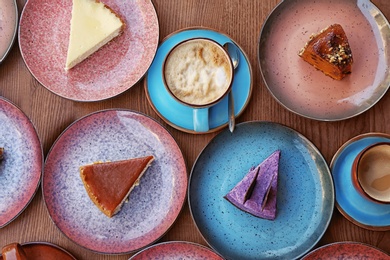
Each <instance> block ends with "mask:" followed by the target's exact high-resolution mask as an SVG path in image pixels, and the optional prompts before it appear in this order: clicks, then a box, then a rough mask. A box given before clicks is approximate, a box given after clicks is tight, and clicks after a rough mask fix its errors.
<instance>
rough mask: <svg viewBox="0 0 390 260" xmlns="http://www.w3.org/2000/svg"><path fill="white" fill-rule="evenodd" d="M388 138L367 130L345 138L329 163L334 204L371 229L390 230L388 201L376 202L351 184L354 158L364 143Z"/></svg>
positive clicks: (364, 145)
mask: <svg viewBox="0 0 390 260" xmlns="http://www.w3.org/2000/svg"><path fill="white" fill-rule="evenodd" d="M378 142H390V136H389V135H387V134H381V133H368V134H363V135H359V136H356V137H354V138H352V139H351V140H349V141H347V142H346V143H345V144H344V145H343V146H342V147H341V148H340V149H339V150H338V151H337V152H336V154H335V155H334V156H333V159H332V162H331V164H330V167H331V172H332V175H333V181H334V186H335V192H336V206H337V208H338V209H339V211H340V212H341V214H343V215H344V216H345V217H346V218H347V219H348V220H350V221H351V222H352V223H354V224H356V225H358V226H360V227H363V228H366V229H370V230H377V231H384V230H390V204H387V205H386V204H379V203H375V202H372V201H369V200H367V199H366V198H364V197H363V196H362V195H361V194H360V193H359V192H358V191H357V190H355V188H354V186H353V184H352V174H351V168H352V164H353V160H354V159H355V157H356V156H357V155H358V153H359V152H361V151H362V150H363V149H364V148H366V147H367V146H369V145H371V144H374V143H378Z"/></svg>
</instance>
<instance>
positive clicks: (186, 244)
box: [129, 240, 223, 260]
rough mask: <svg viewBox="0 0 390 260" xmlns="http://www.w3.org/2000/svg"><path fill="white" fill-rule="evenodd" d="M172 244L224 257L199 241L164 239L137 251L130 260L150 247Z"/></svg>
mask: <svg viewBox="0 0 390 260" xmlns="http://www.w3.org/2000/svg"><path fill="white" fill-rule="evenodd" d="M172 244H177V245H185V246H189V247H191V248H193V249H203V250H207V251H208V252H209V253H211V254H214V255H215V257H219V258H220V259H221V260H222V259H223V258H222V256H221V255H220V254H218V252H216V251H215V250H213V249H212V248H209V247H207V246H204V245H201V244H199V243H196V242H191V241H180V240H171V241H164V242H160V243H156V244H153V245H150V246H148V247H146V248H144V249H142V250H141V251H139V252H137V253H136V254H134V255H133V256H131V257H130V258H129V260H136V259H137V257H139V256H142V254H144V253H145V252H146V251H148V250H149V249H154V248H157V247H160V246H166V245H172Z"/></svg>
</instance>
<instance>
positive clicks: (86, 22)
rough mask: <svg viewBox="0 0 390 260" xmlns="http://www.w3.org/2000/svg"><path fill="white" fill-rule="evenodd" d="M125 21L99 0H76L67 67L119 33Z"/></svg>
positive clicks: (67, 68)
mask: <svg viewBox="0 0 390 260" xmlns="http://www.w3.org/2000/svg"><path fill="white" fill-rule="evenodd" d="M124 27H125V23H124V22H123V20H122V19H121V18H120V17H119V16H118V15H117V14H116V13H115V12H114V11H113V10H112V9H111V8H110V7H108V6H106V5H105V4H104V3H102V2H100V1H99V0H73V6H72V18H71V21H70V36H69V45H68V53H67V57H66V65H65V70H69V69H71V68H73V67H74V66H76V65H77V64H79V63H80V62H82V61H83V60H85V59H86V58H87V57H89V56H90V55H91V54H93V53H94V52H96V51H97V50H98V49H100V48H101V47H102V46H104V45H105V44H107V43H108V42H110V41H111V40H112V39H114V38H115V37H117V36H119V35H120V34H121V33H122V31H123V29H124Z"/></svg>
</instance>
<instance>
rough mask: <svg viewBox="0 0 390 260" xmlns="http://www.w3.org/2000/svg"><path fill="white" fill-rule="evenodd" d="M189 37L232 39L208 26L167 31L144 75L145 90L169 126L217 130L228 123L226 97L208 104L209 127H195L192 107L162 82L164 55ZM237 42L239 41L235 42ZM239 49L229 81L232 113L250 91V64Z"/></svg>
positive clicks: (239, 110) (241, 107) (239, 108)
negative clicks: (231, 78)
mask: <svg viewBox="0 0 390 260" xmlns="http://www.w3.org/2000/svg"><path fill="white" fill-rule="evenodd" d="M192 38H206V39H211V40H214V41H215V42H217V43H219V44H220V45H223V44H224V43H226V42H233V40H232V39H230V38H229V37H228V36H227V35H225V34H222V33H220V32H217V31H215V30H212V29H208V28H197V27H193V28H188V29H184V30H180V31H177V32H174V33H172V34H170V35H168V36H167V37H166V38H165V39H164V40H163V41H162V43H161V44H160V46H159V47H158V50H157V53H156V56H155V59H154V61H153V63H152V65H151V66H150V69H149V71H148V72H147V74H146V76H145V81H144V82H145V92H146V96H147V98H148V101H149V103H150V105H151V106H152V108H153V109H154V111H155V112H156V113H157V114H158V115H159V116H160V117H161V118H162V119H163V120H164V121H165V122H166V123H167V124H169V125H171V126H172V127H174V128H176V129H178V130H181V131H184V132H188V133H194V134H199V133H210V132H215V131H217V130H220V129H221V128H223V127H225V126H226V125H227V124H228V97H227V96H226V97H224V98H223V99H222V100H221V101H220V102H218V103H217V104H215V105H213V106H212V107H210V108H209V130H207V131H195V129H194V123H193V110H194V109H193V108H191V107H189V106H186V105H184V104H182V103H180V102H178V101H177V100H176V99H174V98H173V96H172V95H171V94H170V93H169V91H168V90H167V89H166V87H165V86H164V81H163V76H162V70H163V63H164V60H165V57H166V56H167V55H168V53H169V52H170V51H171V49H172V48H173V47H174V46H175V45H177V44H178V43H180V42H182V41H185V40H189V39H192ZM237 46H238V45H237ZM238 49H239V55H240V56H239V59H240V63H239V65H238V67H237V68H236V69H235V70H234V79H233V85H232V91H233V97H234V113H235V115H236V117H238V116H240V115H241V113H242V112H243V111H244V109H245V108H246V106H247V105H248V103H249V99H250V97H251V95H252V87H253V86H252V85H253V78H252V68H251V65H250V62H249V59H248V57H247V55H246V54H245V52H244V51H243V50H242V48H240V47H239V48H238Z"/></svg>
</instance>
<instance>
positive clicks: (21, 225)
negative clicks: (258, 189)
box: [0, 0, 390, 259]
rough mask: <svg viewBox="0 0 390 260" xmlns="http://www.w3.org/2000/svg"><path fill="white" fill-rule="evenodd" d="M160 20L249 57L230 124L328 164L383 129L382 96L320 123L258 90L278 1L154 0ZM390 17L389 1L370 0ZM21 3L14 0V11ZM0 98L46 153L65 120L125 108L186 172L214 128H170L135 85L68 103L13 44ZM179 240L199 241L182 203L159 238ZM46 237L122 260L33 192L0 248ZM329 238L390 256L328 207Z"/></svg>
mask: <svg viewBox="0 0 390 260" xmlns="http://www.w3.org/2000/svg"><path fill="white" fill-rule="evenodd" d="M153 2H154V4H155V8H156V10H157V13H158V17H159V23H160V40H161V39H163V38H164V37H165V36H167V35H168V34H170V33H172V32H173V31H175V30H178V29H182V28H185V27H190V26H206V27H210V28H213V29H216V30H219V31H221V32H224V33H226V34H227V35H229V36H231V37H232V39H234V40H235V41H236V42H237V43H238V44H239V45H241V47H242V48H243V49H244V50H245V52H246V53H247V55H248V56H249V59H250V62H251V64H252V68H253V80H254V82H253V83H254V84H253V86H254V88H253V93H252V98H251V101H250V103H249V105H248V107H247V109H246V110H245V111H244V113H243V114H242V115H241V116H240V117H239V118H238V120H237V121H238V123H240V122H245V121H252V120H267V121H273V122H277V123H281V124H284V125H286V126H289V127H291V128H293V129H295V130H297V131H298V132H300V133H302V134H303V135H305V136H306V137H307V138H308V139H309V140H311V141H312V142H313V143H314V145H316V146H317V147H318V148H319V150H320V151H321V152H322V154H323V156H324V157H325V159H326V161H327V162H328V163H330V161H331V159H332V157H333V155H334V154H335V152H336V151H337V149H338V148H339V147H340V146H341V145H342V144H343V143H344V142H346V141H347V140H349V139H350V138H352V137H354V136H356V135H359V134H362V133H367V132H384V133H390V115H389V111H390V96H389V95H385V96H384V97H383V98H382V99H381V100H380V101H379V102H378V103H377V104H376V105H375V106H374V107H373V108H371V109H370V110H369V111H367V112H365V113H363V114H361V115H359V116H356V117H354V118H352V119H348V120H343V121H337V122H322V121H315V120H311V119H307V118H303V117H301V116H298V115H296V114H294V113H291V112H289V111H288V110H286V109H285V108H283V107H282V106H281V105H280V104H279V103H278V102H276V101H275V99H274V98H273V97H272V96H271V95H270V93H269V91H268V90H267V88H266V87H265V85H264V83H263V80H262V77H261V74H260V69H259V64H258V61H257V42H258V37H259V32H260V30H261V26H262V24H263V22H264V21H265V19H266V18H267V16H268V14H269V13H270V12H271V11H272V9H273V8H274V7H275V6H276V4H277V3H278V0H262V1H260V0H211V1H210V0H186V1H175V0H154V1H153ZM373 2H374V3H375V4H376V5H377V6H378V7H379V8H380V9H381V10H382V12H383V13H384V14H385V15H386V16H387V18H388V19H389V18H390V1H388V0H373ZM23 3H24V1H23V0H18V4H19V8H20V10H21V9H22V6H23ZM0 95H1V96H3V97H5V98H7V99H9V100H11V101H13V102H14V103H15V104H16V105H18V106H19V107H20V108H21V109H22V110H23V111H24V112H25V113H26V114H27V116H28V117H29V118H30V119H31V120H32V122H33V123H34V125H35V127H36V129H37V132H38V134H39V137H40V139H41V141H42V146H43V150H44V154H45V155H46V154H47V153H48V151H49V149H50V147H51V145H52V144H53V142H54V141H55V140H56V138H57V137H58V136H59V135H60V134H61V132H62V131H63V130H64V129H65V128H66V127H67V126H68V125H69V124H71V123H72V122H73V121H75V120H76V119H79V118H80V117H82V116H85V115H87V114H89V113H91V112H94V111H97V110H101V109H107V108H128V109H132V110H136V111H140V112H142V113H144V114H146V115H149V116H151V117H152V118H155V119H156V120H157V121H159V122H160V123H161V124H162V125H164V126H165V127H166V128H167V129H168V130H169V131H170V132H171V133H172V135H173V136H174V138H175V139H176V140H177V142H178V144H179V146H180V147H181V149H182V151H183V154H184V158H185V160H186V162H187V165H188V172H190V170H191V167H192V165H193V163H194V161H195V159H196V157H197V156H198V154H199V153H200V152H201V150H202V149H203V147H204V146H205V145H206V144H207V143H208V142H209V141H210V139H211V138H213V137H214V136H215V135H216V134H217V133H210V134H205V135H193V134H188V133H184V132H181V131H178V130H176V129H174V128H172V127H170V126H169V125H167V124H166V123H165V122H164V121H163V120H161V119H160V118H159V117H158V115H157V114H156V113H155V111H154V110H153V109H152V108H151V106H150V105H149V103H148V101H147V99H146V95H145V91H144V87H143V82H142V81H141V82H139V83H138V84H136V85H135V86H133V87H132V88H131V89H130V90H128V91H126V92H125V93H123V94H121V95H119V96H117V97H114V98H110V99H108V100H105V101H101V102H92V103H83V102H74V101H70V100H67V99H64V98H62V97H59V96H57V95H55V94H53V93H51V92H50V91H48V90H47V89H46V88H44V87H42V86H41V85H40V84H39V83H38V82H37V81H36V80H35V79H34V78H33V77H32V76H31V74H30V73H29V71H28V70H27V68H26V66H25V64H24V62H23V60H22V57H21V55H20V52H19V48H18V44H17V43H16V44H15V45H14V47H13V49H12V52H11V53H10V55H9V56H8V57H7V59H6V60H5V62H4V63H3V64H1V65H0ZM171 240H185V241H192V242H196V243H200V244H203V245H207V244H206V242H205V241H204V240H203V239H202V237H201V235H200V233H199V232H198V231H197V229H196V227H195V225H194V222H193V220H192V218H191V215H190V212H189V209H188V204H187V203H186V204H185V205H184V209H183V211H182V212H181V214H180V216H179V217H178V219H177V221H176V223H175V224H174V225H173V226H172V228H171V229H170V230H169V232H167V234H166V235H165V236H164V237H162V238H161V240H160V242H161V241H171ZM14 241H18V242H28V241H48V242H52V243H55V244H57V245H59V246H61V247H63V248H65V249H67V250H69V252H71V253H72V254H73V255H74V256H75V257H77V258H78V259H128V258H129V257H130V256H131V254H128V255H121V256H116V255H113V256H110V255H100V254H95V253H93V252H90V251H89V250H86V249H84V248H81V247H80V246H78V245H77V244H75V243H74V242H72V241H70V240H69V239H68V238H67V237H65V236H64V235H63V234H62V233H61V232H60V231H59V230H58V229H57V227H56V226H55V225H54V223H53V222H52V221H51V219H50V217H49V215H48V213H47V210H46V208H45V205H44V202H43V198H42V194H41V190H40V189H39V191H38V193H37V194H36V196H35V197H34V199H33V200H32V202H31V204H30V205H29V206H28V207H27V209H26V210H25V211H24V212H23V213H22V214H21V215H20V216H19V217H18V218H17V219H15V220H14V221H13V222H12V223H10V224H9V225H7V226H6V227H5V228H3V229H1V230H0V246H3V245H5V244H7V243H10V242H14ZM336 241H357V242H363V243H367V244H370V245H373V246H376V247H378V248H381V249H383V250H384V251H386V252H388V253H390V231H385V232H383V231H382V232H374V231H369V230H365V229H363V228H360V227H358V226H356V225H354V224H352V223H351V222H349V221H348V220H347V219H345V218H344V217H343V216H342V215H341V214H340V213H339V212H338V210H337V209H335V211H334V214H333V217H332V221H331V223H330V226H329V228H328V230H327V231H326V233H325V235H324V236H323V238H322V239H321V241H320V242H319V244H318V246H320V245H324V244H328V243H332V242H336Z"/></svg>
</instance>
